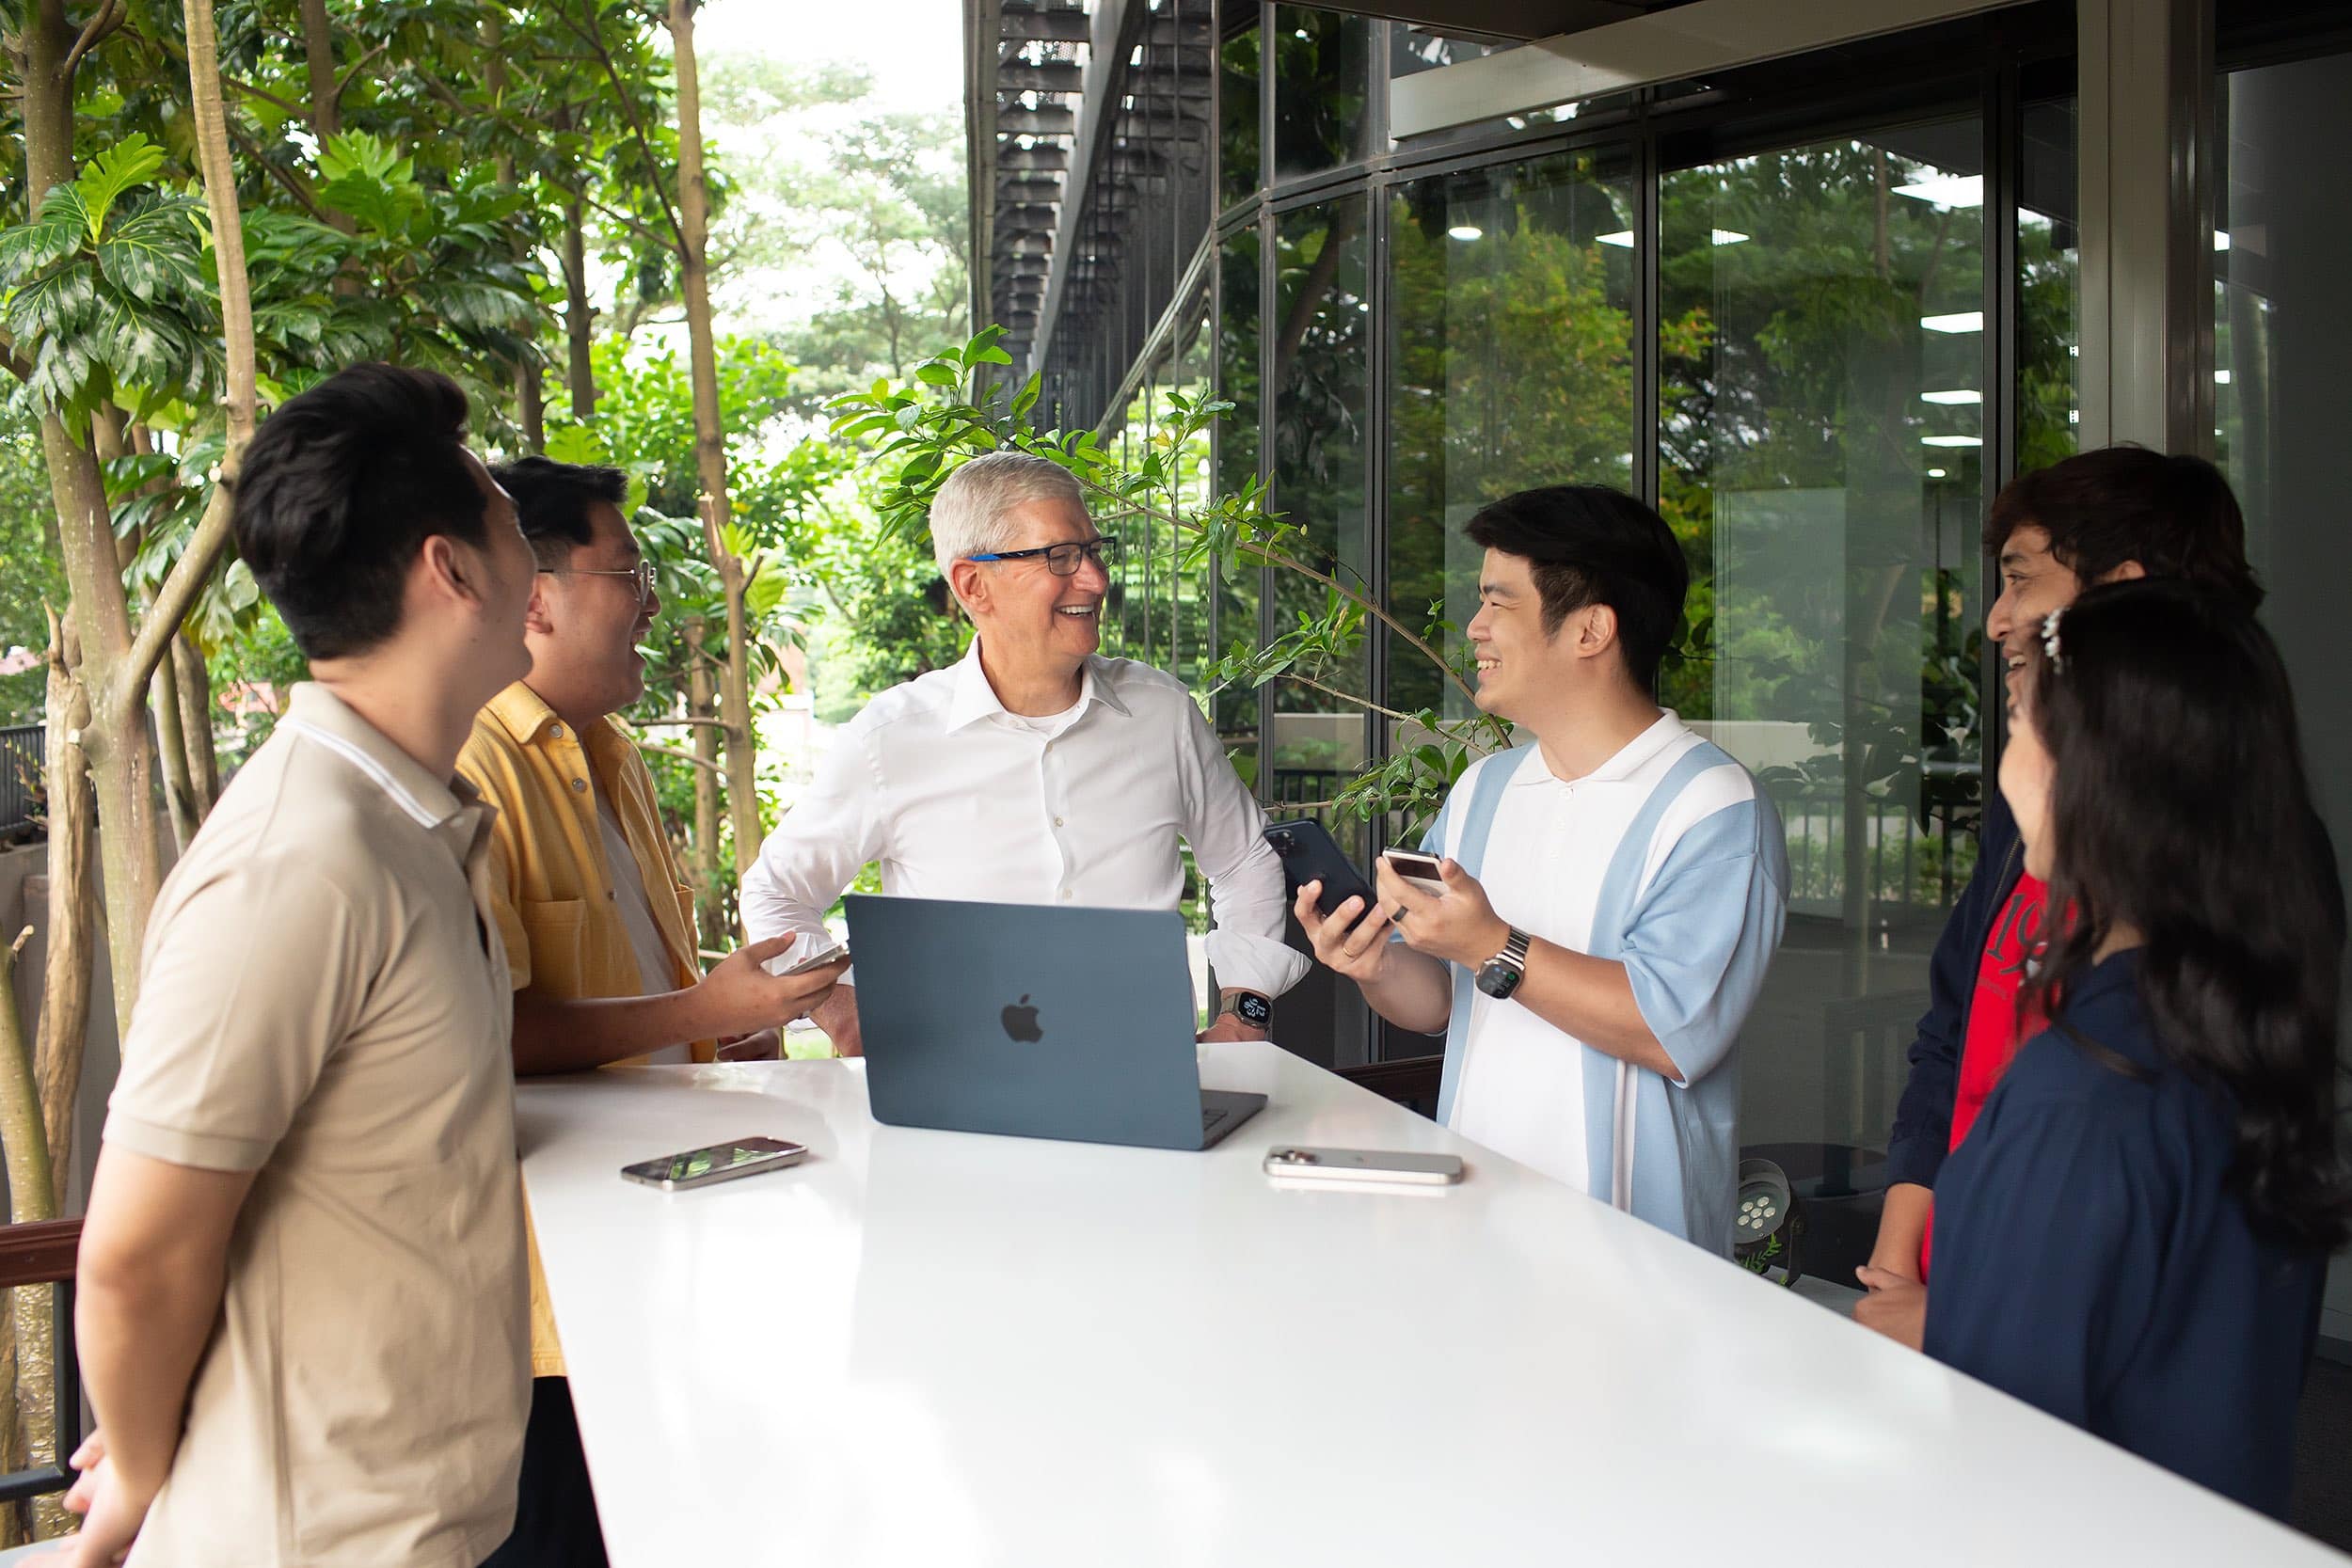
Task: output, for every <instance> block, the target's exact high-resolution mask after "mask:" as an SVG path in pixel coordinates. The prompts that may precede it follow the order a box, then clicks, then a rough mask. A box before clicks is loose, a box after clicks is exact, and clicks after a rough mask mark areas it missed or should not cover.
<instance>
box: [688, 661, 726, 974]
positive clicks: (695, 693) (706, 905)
mask: <svg viewBox="0 0 2352 1568" xmlns="http://www.w3.org/2000/svg"><path fill="white" fill-rule="evenodd" d="M706 630H707V628H706V627H705V626H704V623H703V619H702V617H701V616H699V615H697V616H695V617H694V618H693V619H692V620H691V621H689V622H687V623H686V626H685V638H686V711H687V714H688V716H689V717H691V718H694V719H713V718H716V717H717V716H718V704H717V702H716V701H715V700H714V695H713V692H712V689H711V682H710V656H709V654H707V653H706V652H705V651H704V649H703V638H704V636H705V635H706ZM693 731H694V736H693V745H694V755H695V757H696V758H697V759H698V760H699V761H701V762H702V763H703V764H704V766H703V767H700V768H695V769H694V904H695V909H696V913H697V915H698V917H699V920H698V923H699V924H700V926H701V927H702V939H703V941H704V942H707V943H708V944H709V945H710V946H712V947H732V946H734V945H735V943H734V942H733V941H731V940H728V939H729V938H731V937H732V935H733V923H732V922H730V921H729V920H728V919H727V900H726V890H725V888H724V887H723V885H722V884H721V880H720V877H719V732H718V731H717V730H715V729H713V728H712V727H711V726H710V725H708V724H696V725H694V726H693Z"/></svg>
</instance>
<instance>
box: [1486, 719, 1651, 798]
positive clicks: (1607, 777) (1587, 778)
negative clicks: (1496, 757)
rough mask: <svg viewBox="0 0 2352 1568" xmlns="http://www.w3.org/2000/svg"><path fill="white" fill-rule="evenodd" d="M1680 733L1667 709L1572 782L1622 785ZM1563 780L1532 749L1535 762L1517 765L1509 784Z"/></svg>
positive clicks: (1538, 750) (1554, 782) (1558, 781)
mask: <svg viewBox="0 0 2352 1568" xmlns="http://www.w3.org/2000/svg"><path fill="white" fill-rule="evenodd" d="M1682 733H1683V726H1682V720H1681V719H1680V718H1679V717H1678V716H1677V714H1676V713H1675V710H1674V709H1672V708H1668V709H1666V710H1665V711H1664V712H1662V713H1661V714H1660V715H1659V716H1658V722H1656V723H1655V724H1652V725H1651V726H1650V727H1649V728H1648V729H1645V730H1644V731H1643V732H1642V733H1641V734H1640V735H1637V736H1634V737H1633V738H1632V739H1630V740H1629V741H1627V742H1626V743H1625V744H1624V745H1623V746H1620V747H1618V748H1617V751H1616V753H1615V754H1614V755H1613V756H1612V757H1611V758H1610V759H1609V760H1608V761H1607V762H1604V763H1602V764H1601V765H1600V766H1599V767H1598V768H1594V769H1593V770H1592V771H1591V772H1589V773H1587V774H1585V775H1584V776H1583V777H1582V778H1581V779H1577V780H1574V781H1572V782H1574V783H1576V784H1623V783H1624V782H1625V781H1626V780H1628V779H1629V778H1631V777H1632V776H1633V775H1634V774H1635V773H1637V772H1639V771H1641V769H1642V768H1643V766H1644V765H1645V764H1646V763H1648V762H1649V761H1650V760H1651V759H1652V758H1653V757H1655V756H1657V755H1658V753H1659V752H1662V751H1664V750H1665V749H1666V747H1667V746H1669V745H1670V744H1672V743H1673V741H1674V738H1675V736H1678V735H1680V734H1682ZM1562 782H1564V781H1562V780H1559V779H1557V778H1556V777H1554V775H1553V773H1552V771H1551V766H1550V764H1549V763H1547V762H1545V761H1544V756H1543V752H1542V750H1541V749H1540V748H1538V749H1537V751H1536V752H1535V765H1534V767H1533V768H1520V769H1519V771H1518V777H1516V778H1514V779H1513V780H1512V781H1511V784H1512V786H1513V787H1514V788H1517V787H1518V786H1519V785H1522V784H1557V783H1562Z"/></svg>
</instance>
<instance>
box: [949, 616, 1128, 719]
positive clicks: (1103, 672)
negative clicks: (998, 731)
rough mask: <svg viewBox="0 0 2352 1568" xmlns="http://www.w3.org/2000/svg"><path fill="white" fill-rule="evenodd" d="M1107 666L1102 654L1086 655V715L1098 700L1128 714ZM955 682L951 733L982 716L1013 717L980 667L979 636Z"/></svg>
mask: <svg viewBox="0 0 2352 1568" xmlns="http://www.w3.org/2000/svg"><path fill="white" fill-rule="evenodd" d="M1108 668H1109V660H1107V659H1105V658H1104V657H1103V656H1102V655H1100V654H1090V655H1089V656H1088V657H1087V661H1086V669H1085V671H1084V673H1081V674H1080V675H1079V677H1078V703H1077V707H1078V711H1079V712H1080V713H1082V714H1083V713H1084V712H1085V711H1086V709H1087V707H1088V706H1089V705H1091V704H1094V703H1098V702H1099V703H1101V704H1102V705H1104V707H1107V708H1109V709H1110V710H1111V711H1112V712H1114V713H1117V714H1119V715H1120V716H1121V717H1122V718H1123V717H1126V716H1127V705H1126V704H1124V703H1122V702H1120V700H1119V696H1118V694H1117V693H1116V692H1114V691H1113V690H1112V689H1111V683H1110V680H1109V678H1108V673H1107V672H1108ZM955 682H956V684H955V694H954V695H953V696H952V697H950V698H949V699H948V703H947V729H948V732H949V733H950V734H952V733H954V732H955V731H957V730H960V729H962V728H963V727H964V726H965V725H967V724H974V723H977V722H978V721H981V720H983V719H988V718H993V717H996V716H999V715H1002V716H1004V717H1007V718H1009V717H1011V715H1010V712H1009V710H1008V709H1007V708H1006V706H1005V705H1004V703H1003V701H1002V700H1001V699H1000V698H998V697H997V695H996V689H995V688H994V687H993V686H991V685H989V684H988V672H987V671H985V670H983V669H981V668H980V640H979V639H978V638H977V637H975V638H974V639H972V646H971V648H970V650H969V651H968V652H966V653H965V654H964V656H963V658H962V660H961V662H960V663H958V664H957V666H956V672H955Z"/></svg>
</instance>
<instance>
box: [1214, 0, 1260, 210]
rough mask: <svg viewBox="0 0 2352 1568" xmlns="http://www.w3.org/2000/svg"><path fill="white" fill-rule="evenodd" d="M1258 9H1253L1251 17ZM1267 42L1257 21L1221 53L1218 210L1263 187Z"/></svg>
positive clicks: (1218, 106)
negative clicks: (1261, 105) (1261, 106)
mask: <svg viewBox="0 0 2352 1568" xmlns="http://www.w3.org/2000/svg"><path fill="white" fill-rule="evenodd" d="M1257 10H1258V8H1257V7H1255V6H1251V7H1250V8H1249V12H1250V14H1251V16H1252V17H1254V16H1255V15H1256V14H1257ZM1264 52H1265V43H1264V40H1263V38H1262V37H1261V35H1260V34H1259V31H1258V24H1257V23H1256V22H1255V21H1252V22H1251V23H1250V24H1248V26H1246V27H1244V28H1242V29H1241V30H1240V31H1239V32H1237V33H1234V34H1233V35H1232V37H1230V38H1228V39H1227V40H1225V41H1224V43H1223V45H1222V46H1220V48H1219V49H1218V51H1217V166H1218V174H1217V194H1218V201H1217V205H1218V206H1220V207H1231V206H1233V205H1234V204H1235V203H1237V202H1243V201H1247V200H1248V199H1249V198H1250V196H1251V194H1252V193H1253V192H1255V191H1256V190H1257V188H1258V148H1259V140H1258V102H1259V101H1258V94H1259V91H1260V85H1259V78H1260V75H1261V72H1262V67H1261V63H1260V62H1261V61H1262V59H1263V56H1264Z"/></svg>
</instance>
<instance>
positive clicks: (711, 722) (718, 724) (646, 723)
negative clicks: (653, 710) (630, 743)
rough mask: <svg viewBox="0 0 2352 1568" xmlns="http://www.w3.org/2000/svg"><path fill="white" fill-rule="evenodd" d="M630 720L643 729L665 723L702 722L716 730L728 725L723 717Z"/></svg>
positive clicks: (703, 724)
mask: <svg viewBox="0 0 2352 1568" xmlns="http://www.w3.org/2000/svg"><path fill="white" fill-rule="evenodd" d="M631 722H632V723H634V724H635V725H636V726H637V727H638V728H639V729H641V730H651V729H660V728H661V727H663V726H665V725H678V724H700V725H702V726H704V727H705V728H707V729H714V730H723V729H725V728H726V727H727V724H726V721H725V720H723V719H701V718H695V719H637V720H632V721H631Z"/></svg>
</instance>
